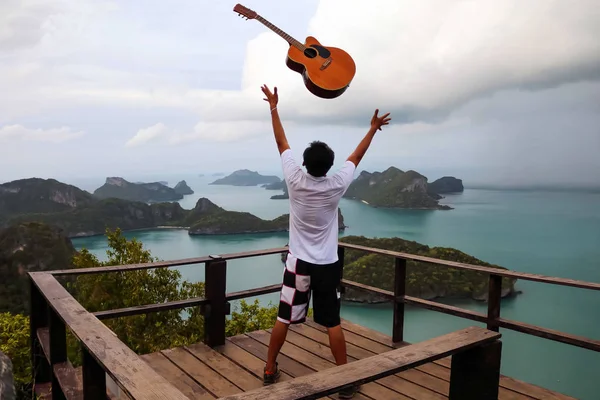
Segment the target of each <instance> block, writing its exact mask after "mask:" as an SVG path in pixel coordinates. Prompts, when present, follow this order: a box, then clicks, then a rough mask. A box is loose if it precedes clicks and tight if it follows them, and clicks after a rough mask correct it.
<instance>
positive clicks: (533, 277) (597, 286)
mask: <svg viewBox="0 0 600 400" xmlns="http://www.w3.org/2000/svg"><path fill="white" fill-rule="evenodd" d="M339 245H340V246H343V247H345V248H347V249H353V250H360V251H365V252H368V253H374V254H381V255H387V256H391V257H400V258H404V259H406V260H413V261H419V262H423V263H427V264H434V265H443V266H445V267H451V268H457V269H463V270H467V271H474V272H481V273H484V274H495V275H500V276H504V277H507V278H513V279H523V280H527V281H534V282H543V283H550V284H553V285H562V286H572V287H577V288H581V289H590V290H600V283H594V282H585V281H578V280H575V279H567V278H555V277H553V276H546V275H537V274H529V273H526V272H515V271H511V270H507V269H500V268H491V267H482V266H479V265H473V264H465V263H460V262H456V261H448V260H442V259H439V258H431V257H424V256H418V255H414V254H409V253H402V252H399V251H392V250H384V249H376V248H373V247H365V246H360V245H357V244H350V243H343V242H339Z"/></svg>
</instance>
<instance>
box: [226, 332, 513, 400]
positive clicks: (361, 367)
mask: <svg viewBox="0 0 600 400" xmlns="http://www.w3.org/2000/svg"><path fill="white" fill-rule="evenodd" d="M500 337H501V335H500V334H499V333H497V332H492V331H489V330H487V329H484V328H479V327H471V328H466V329H462V330H459V331H456V332H452V333H449V334H447V335H443V336H439V337H437V338H434V339H430V340H426V341H423V342H420V343H417V344H413V345H410V346H406V347H402V348H400V349H396V350H391V351H388V352H386V353H383V354H379V355H375V356H372V357H368V358H363V359H362V360H357V361H354V362H352V363H348V364H344V365H340V366H336V367H332V368H330V369H328V370H327V373H326V374H323V373H319V372H317V373H313V374H309V375H305V376H302V377H298V378H295V379H293V380H291V381H285V382H280V383H278V384H276V385H270V386H267V387H264V388H260V389H256V390H253V391H248V392H245V393H239V394H236V395H232V396H226V397H222V398H221V399H222V400H237V399H244V400H271V399H273V400H274V399H289V400H293V399H294V400H299V399H314V398H318V397H323V396H327V395H330V394H333V393H336V392H339V390H340V389H341V388H343V387H345V386H347V385H350V384H364V383H368V382H372V381H375V380H378V379H381V378H383V377H386V376H389V375H393V374H396V373H398V372H401V371H404V370H407V369H410V368H413V367H416V366H419V365H422V364H426V363H429V362H431V361H434V360H438V359H440V358H444V357H447V356H449V355H452V354H456V353H459V352H461V351H466V350H469V349H472V348H474V347H477V346H482V345H484V344H487V343H491V342H494V341H496V340H498V339H499V338H500Z"/></svg>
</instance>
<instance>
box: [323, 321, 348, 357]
mask: <svg viewBox="0 0 600 400" xmlns="http://www.w3.org/2000/svg"><path fill="white" fill-rule="evenodd" d="M327 333H328V334H329V347H330V348H331V352H332V353H333V357H334V358H335V363H336V364H337V365H342V364H346V363H347V362H348V360H347V358H346V338H345V337H344V331H342V326H341V325H338V326H334V327H333V328H327Z"/></svg>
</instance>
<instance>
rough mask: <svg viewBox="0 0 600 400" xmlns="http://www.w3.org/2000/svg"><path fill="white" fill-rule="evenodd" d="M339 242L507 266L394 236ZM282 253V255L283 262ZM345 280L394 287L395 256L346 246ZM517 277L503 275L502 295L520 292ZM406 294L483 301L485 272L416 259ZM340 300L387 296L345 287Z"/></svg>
mask: <svg viewBox="0 0 600 400" xmlns="http://www.w3.org/2000/svg"><path fill="white" fill-rule="evenodd" d="M339 240H340V242H343V243H350V244H356V245H360V246H366V247H373V248H378V249H385V250H392V251H397V252H403V253H409V254H414V255H420V256H425V257H432V258H438V259H442V260H448V261H457V262H462V263H467V264H474V265H481V266H485V267H490V268H498V269H506V268H504V267H501V266H499V265H494V264H490V263H487V262H485V261H482V260H479V259H477V258H475V257H473V256H471V255H469V254H466V253H463V252H462V251H460V250H457V249H454V248H449V247H429V246H426V245H424V244H421V243H418V242H415V241H409V240H404V239H401V238H398V237H395V238H377V239H371V238H366V237H364V236H344V237H341V238H340V239H339ZM284 260H285V255H282V261H284ZM344 279H348V280H351V281H354V282H358V283H362V284H365V285H369V286H374V287H376V288H380V289H384V290H390V291H393V290H394V287H393V285H394V259H393V257H391V256H384V255H378V254H372V253H366V252H364V251H358V250H352V249H346V250H345V251H344ZM516 282H517V280H516V279H509V278H502V293H501V294H502V297H509V296H512V295H516V294H517V293H519V292H518V291H517V290H516V289H515V284H516ZM406 294H407V295H408V296H413V297H419V298H422V299H426V300H432V299H435V298H456V299H461V298H463V299H464V298H470V299H474V300H478V301H486V300H487V295H488V275H487V274H483V273H479V272H472V271H466V270H458V269H455V268H448V267H445V266H441V265H432V264H427V263H422V262H416V261H408V262H407V265H406ZM342 300H344V301H348V302H357V303H370V304H377V303H387V302H389V300H388V299H386V298H383V297H381V296H379V295H377V294H374V293H369V292H366V291H363V290H358V289H354V288H346V291H345V293H344V294H343V296H342Z"/></svg>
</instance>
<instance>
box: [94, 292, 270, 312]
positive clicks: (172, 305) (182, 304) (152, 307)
mask: <svg viewBox="0 0 600 400" xmlns="http://www.w3.org/2000/svg"><path fill="white" fill-rule="evenodd" d="M279 290H281V283H278V284H275V285H269V286H263V287H259V288H256V289H249V290H240V291H238V292H231V293H227V295H226V296H225V299H226V300H227V301H233V300H239V299H244V298H246V297H253V296H260V295H263V294H268V293H275V292H278V291H279ZM207 304H208V299H206V298H205V297H193V298H191V299H185V300H175V301H167V302H166V303H158V304H144V305H141V306H134V307H126V308H117V309H114V310H105V311H96V312H95V313H93V314H94V316H96V318H98V319H100V320H105V319H110V318H117V317H129V316H132V315H140V314H148V313H152V312H159V311H168V310H176V309H179V308H187V307H196V306H204V305H207Z"/></svg>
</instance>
